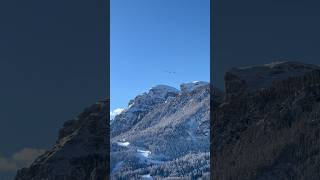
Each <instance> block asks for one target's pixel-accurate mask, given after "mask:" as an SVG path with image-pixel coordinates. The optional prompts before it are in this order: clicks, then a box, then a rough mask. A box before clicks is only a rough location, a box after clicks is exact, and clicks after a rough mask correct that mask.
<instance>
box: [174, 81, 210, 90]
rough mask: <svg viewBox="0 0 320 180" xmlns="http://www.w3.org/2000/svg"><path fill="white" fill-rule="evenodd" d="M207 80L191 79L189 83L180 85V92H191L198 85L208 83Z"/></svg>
mask: <svg viewBox="0 0 320 180" xmlns="http://www.w3.org/2000/svg"><path fill="white" fill-rule="evenodd" d="M208 84H209V83H208V82H204V81H193V82H191V83H183V84H181V85H180V88H181V91H182V92H191V91H193V90H195V89H196V88H198V87H201V86H206V85H208Z"/></svg>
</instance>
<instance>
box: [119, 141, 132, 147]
mask: <svg viewBox="0 0 320 180" xmlns="http://www.w3.org/2000/svg"><path fill="white" fill-rule="evenodd" d="M117 144H118V145H119V146H122V147H127V146H129V145H130V143H129V142H117Z"/></svg>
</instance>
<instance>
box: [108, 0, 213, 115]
mask: <svg viewBox="0 0 320 180" xmlns="http://www.w3.org/2000/svg"><path fill="white" fill-rule="evenodd" d="M209 3H210V0H111V24H110V26H111V42H110V45H111V49H110V50H111V67H110V69H111V70H110V75H111V79H110V80H111V110H114V109H116V108H125V107H127V104H128V102H129V100H130V99H132V98H134V97H135V96H136V95H138V94H140V93H143V92H146V91H148V90H149V89H150V88H151V87H153V86H155V85H158V84H165V85H170V86H173V87H176V88H178V87H179V85H180V84H181V83H183V82H191V81H194V80H203V81H208V82H209V79H210V74H209V72H210V67H209V65H210V49H209V48H210V17H209V16H210V6H209V5H210V4H209ZM168 71H170V72H176V73H175V74H173V73H168Z"/></svg>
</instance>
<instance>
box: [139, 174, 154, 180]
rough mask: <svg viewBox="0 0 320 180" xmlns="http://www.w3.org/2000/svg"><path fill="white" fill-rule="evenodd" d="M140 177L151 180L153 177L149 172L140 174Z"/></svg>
mask: <svg viewBox="0 0 320 180" xmlns="http://www.w3.org/2000/svg"><path fill="white" fill-rule="evenodd" d="M141 178H142V179H144V180H152V179H153V178H152V176H151V175H150V174H145V175H142V176H141Z"/></svg>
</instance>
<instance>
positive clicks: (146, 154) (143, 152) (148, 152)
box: [137, 149, 151, 158]
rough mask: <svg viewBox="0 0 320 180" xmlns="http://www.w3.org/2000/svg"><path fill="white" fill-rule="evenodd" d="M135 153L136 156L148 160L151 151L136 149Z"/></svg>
mask: <svg viewBox="0 0 320 180" xmlns="http://www.w3.org/2000/svg"><path fill="white" fill-rule="evenodd" d="M137 152H138V155H140V156H142V157H144V158H149V156H150V155H151V151H147V150H141V149H138V150H137Z"/></svg>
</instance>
